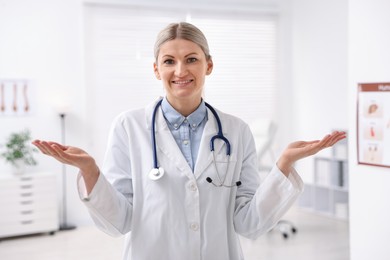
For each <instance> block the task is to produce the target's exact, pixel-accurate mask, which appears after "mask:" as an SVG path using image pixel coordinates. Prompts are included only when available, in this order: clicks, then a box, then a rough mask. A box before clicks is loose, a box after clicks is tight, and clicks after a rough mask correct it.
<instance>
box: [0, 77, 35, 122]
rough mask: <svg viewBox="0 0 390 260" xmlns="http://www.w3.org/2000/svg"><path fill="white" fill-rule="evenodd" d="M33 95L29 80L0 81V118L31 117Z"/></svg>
mask: <svg viewBox="0 0 390 260" xmlns="http://www.w3.org/2000/svg"><path fill="white" fill-rule="evenodd" d="M33 94H34V91H33V84H32V82H31V81H29V80H23V79H20V80H18V79H8V80H7V79H3V80H2V79H0V117H1V116H28V115H31V114H32V109H33V101H34V99H33Z"/></svg>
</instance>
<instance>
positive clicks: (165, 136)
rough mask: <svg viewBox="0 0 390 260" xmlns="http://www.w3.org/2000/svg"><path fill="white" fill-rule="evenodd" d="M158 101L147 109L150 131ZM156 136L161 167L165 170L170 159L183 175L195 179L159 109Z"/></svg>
mask: <svg viewBox="0 0 390 260" xmlns="http://www.w3.org/2000/svg"><path fill="white" fill-rule="evenodd" d="M157 101H158V100H157ZM157 101H156V102H155V103H153V104H152V105H150V106H149V107H148V108H147V109H146V113H147V114H146V119H147V125H148V129H151V127H152V126H151V122H152V115H153V110H154V107H155V106H156V103H157ZM155 135H156V144H157V159H158V163H159V165H161V166H162V167H163V168H165V167H164V161H165V160H167V159H168V160H170V161H172V162H173V164H174V165H175V166H176V167H177V168H178V170H179V172H180V173H181V174H185V175H186V176H187V177H189V178H191V179H193V178H194V175H193V173H192V170H191V168H190V166H189V165H188V163H187V161H186V160H185V158H184V156H183V154H182V153H181V151H180V148H179V147H178V146H177V144H176V141H175V139H174V138H173V136H172V134H171V131H170V130H169V127H168V125H167V122H166V121H165V118H164V116H163V114H162V111H161V109H160V108H159V109H158V111H157V114H156V125H155ZM161 153H162V154H161ZM165 170H167V169H165ZM167 174H170V173H167Z"/></svg>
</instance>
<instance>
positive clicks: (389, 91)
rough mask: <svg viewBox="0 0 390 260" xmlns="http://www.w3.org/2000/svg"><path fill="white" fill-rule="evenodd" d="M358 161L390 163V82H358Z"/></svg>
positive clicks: (387, 165)
mask: <svg viewBox="0 0 390 260" xmlns="http://www.w3.org/2000/svg"><path fill="white" fill-rule="evenodd" d="M357 105H358V109H357V139H358V140H357V148H358V149H357V150H358V163H359V164H367V165H374V166H382V167H390V82H388V83H361V84H358V103H357Z"/></svg>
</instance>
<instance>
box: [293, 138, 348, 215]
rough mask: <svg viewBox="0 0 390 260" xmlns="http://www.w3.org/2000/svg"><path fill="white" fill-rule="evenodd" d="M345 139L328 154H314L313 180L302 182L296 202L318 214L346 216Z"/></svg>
mask: <svg viewBox="0 0 390 260" xmlns="http://www.w3.org/2000/svg"><path fill="white" fill-rule="evenodd" d="M346 145H347V142H346V141H343V142H340V143H339V144H337V145H335V146H334V147H332V156H331V157H320V156H318V157H315V158H314V183H312V184H305V190H304V192H303V194H302V195H301V197H300V199H299V201H298V206H299V207H301V208H305V209H310V210H312V211H313V212H316V213H319V214H321V215H325V216H329V217H334V218H338V219H345V220H347V219H348V204H349V191H348V186H349V181H348V160H347V159H346V158H347V147H346Z"/></svg>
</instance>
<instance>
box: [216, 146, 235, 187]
mask: <svg viewBox="0 0 390 260" xmlns="http://www.w3.org/2000/svg"><path fill="white" fill-rule="evenodd" d="M236 162H237V159H236V157H235V156H234V155H230V156H228V155H226V154H216V155H215V156H214V160H213V163H212V164H211V167H210V171H211V173H210V178H212V180H213V182H214V184H216V185H221V184H222V185H228V186H230V185H233V183H234V182H236V181H238V178H237V177H234V176H235V170H234V169H235V167H236ZM236 179H237V180H236Z"/></svg>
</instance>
